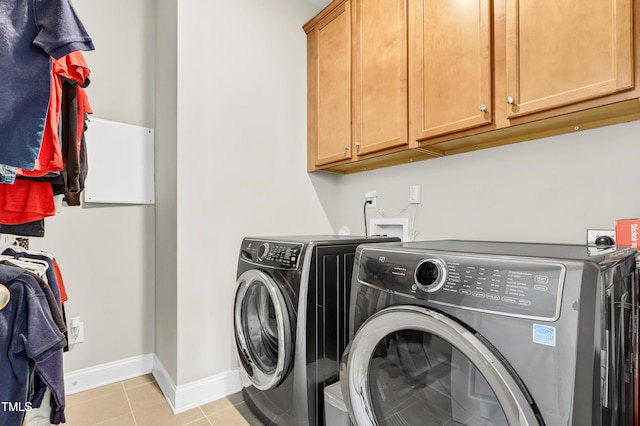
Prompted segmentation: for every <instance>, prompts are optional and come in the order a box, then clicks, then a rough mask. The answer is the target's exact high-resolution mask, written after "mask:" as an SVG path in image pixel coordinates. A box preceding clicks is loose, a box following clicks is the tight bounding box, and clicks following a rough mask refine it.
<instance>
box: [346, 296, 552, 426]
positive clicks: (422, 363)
mask: <svg viewBox="0 0 640 426" xmlns="http://www.w3.org/2000/svg"><path fill="white" fill-rule="evenodd" d="M345 359H346V368H343V369H342V371H341V377H340V381H341V383H342V393H343V396H344V399H345V403H346V405H347V408H348V409H349V412H350V415H351V416H352V421H353V422H354V424H356V425H357V426H365V425H366V426H373V425H381V426H384V425H398V424H412V425H413V424H434V425H436V424H437V425H443V424H464V425H473V426H476V425H477V426H480V425H483V426H489V425H491V426H500V425H504V426H507V425H516V424H517V425H523V426H524V425H538V424H539V421H538V419H539V417H538V414H537V413H536V412H535V410H534V408H533V406H532V401H531V397H530V395H529V394H528V393H527V392H526V390H524V389H523V388H522V387H521V386H520V380H519V379H518V378H517V377H514V376H513V374H515V373H513V371H512V370H511V369H510V368H509V367H508V366H507V365H505V363H504V361H503V360H502V359H501V358H500V357H499V356H498V355H496V354H495V353H494V351H493V350H492V349H491V348H490V347H489V346H488V345H487V344H485V343H484V341H483V340H482V339H481V338H479V337H478V336H476V335H475V334H473V333H471V332H470V331H469V330H468V329H466V328H464V327H462V326H460V325H459V324H458V323H456V322H455V321H453V320H451V319H450V318H448V317H447V316H445V315H443V314H440V313H437V312H435V311H432V310H430V309H427V308H422V307H415V306H394V307H389V308H386V309H383V310H381V311H380V312H378V313H376V314H375V315H373V316H372V317H371V318H369V319H368V320H367V321H366V322H365V323H364V324H363V326H362V327H361V328H360V329H359V330H358V332H357V333H356V335H355V337H354V340H353V342H352V343H351V346H350V348H349V351H348V353H347V354H346V356H345ZM425 419H431V421H432V422H433V423H425ZM454 422H456V423H454Z"/></svg>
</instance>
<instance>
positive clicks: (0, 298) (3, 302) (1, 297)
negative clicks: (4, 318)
mask: <svg viewBox="0 0 640 426" xmlns="http://www.w3.org/2000/svg"><path fill="white" fill-rule="evenodd" d="M10 299H11V292H9V289H8V288H7V286H6V285H4V284H0V310H2V308H4V307H5V306H7V305H8V304H9V300H10Z"/></svg>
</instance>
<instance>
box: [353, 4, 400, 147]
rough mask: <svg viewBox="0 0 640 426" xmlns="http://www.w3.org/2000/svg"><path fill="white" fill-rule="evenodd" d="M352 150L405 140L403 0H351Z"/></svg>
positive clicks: (387, 145)
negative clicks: (353, 148)
mask: <svg viewBox="0 0 640 426" xmlns="http://www.w3.org/2000/svg"><path fill="white" fill-rule="evenodd" d="M352 11H353V13H352V19H351V28H352V40H353V42H352V45H351V46H352V47H351V52H352V66H353V74H352V79H353V80H352V81H353V91H352V101H353V111H352V118H353V121H352V123H351V126H352V131H353V142H354V147H355V148H356V154H357V155H358V156H363V155H366V154H371V153H374V152H378V151H382V150H386V149H389V148H395V147H400V146H406V145H407V144H408V119H407V0H385V1H380V0H352Z"/></svg>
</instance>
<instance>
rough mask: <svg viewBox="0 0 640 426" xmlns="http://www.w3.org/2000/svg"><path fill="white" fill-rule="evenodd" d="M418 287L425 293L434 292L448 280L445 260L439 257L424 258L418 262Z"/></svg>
mask: <svg viewBox="0 0 640 426" xmlns="http://www.w3.org/2000/svg"><path fill="white" fill-rule="evenodd" d="M414 280H415V282H416V285H417V286H418V288H419V289H420V290H421V291H423V292H425V293H433V292H434V291H438V290H440V288H441V287H442V286H443V285H444V283H445V282H446V281H447V268H446V265H445V263H444V261H442V260H440V259H437V258H430V259H424V260H423V261H422V262H420V263H419V264H418V267H417V268H416V272H415V274H414Z"/></svg>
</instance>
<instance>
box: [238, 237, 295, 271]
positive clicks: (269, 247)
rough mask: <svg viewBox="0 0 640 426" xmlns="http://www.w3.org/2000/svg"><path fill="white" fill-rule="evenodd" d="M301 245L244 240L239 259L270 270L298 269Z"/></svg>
mask: <svg viewBox="0 0 640 426" xmlns="http://www.w3.org/2000/svg"><path fill="white" fill-rule="evenodd" d="M302 248H303V244H301V243H287V242H280V241H258V240H249V239H245V240H244V241H243V242H242V248H241V249H240V258H241V259H243V260H246V261H248V262H251V263H255V264H257V265H263V266H265V267H270V268H280V269H295V268H297V267H298V262H299V260H300V255H301V254H302Z"/></svg>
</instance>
